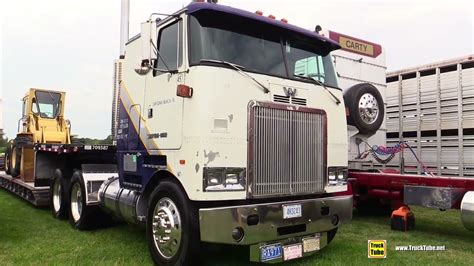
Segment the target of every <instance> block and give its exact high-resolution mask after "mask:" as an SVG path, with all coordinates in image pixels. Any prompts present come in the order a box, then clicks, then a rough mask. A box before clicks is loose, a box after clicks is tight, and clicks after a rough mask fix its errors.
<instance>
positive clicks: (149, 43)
mask: <svg viewBox="0 0 474 266" xmlns="http://www.w3.org/2000/svg"><path fill="white" fill-rule="evenodd" d="M157 38H158V36H157V31H156V21H152V20H148V21H146V22H143V23H142V24H141V34H140V42H141V48H142V55H141V58H140V62H138V67H137V68H135V72H136V73H137V74H139V75H145V74H147V73H148V72H149V71H150V69H151V68H152V61H153V59H155V57H156V51H155V50H156V49H157V44H156V41H157Z"/></svg>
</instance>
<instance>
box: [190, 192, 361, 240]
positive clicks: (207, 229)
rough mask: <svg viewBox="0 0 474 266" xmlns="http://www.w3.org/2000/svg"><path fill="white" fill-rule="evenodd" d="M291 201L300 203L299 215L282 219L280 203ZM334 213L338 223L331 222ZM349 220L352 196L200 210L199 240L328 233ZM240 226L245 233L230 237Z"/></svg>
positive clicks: (289, 203)
mask: <svg viewBox="0 0 474 266" xmlns="http://www.w3.org/2000/svg"><path fill="white" fill-rule="evenodd" d="M291 204H301V209H302V216H301V217H298V218H292V219H284V218H283V205H291ZM336 216H337V223H334V221H335V220H336V218H335V217H336ZM257 217H258V218H257ZM351 219H352V196H337V197H326V198H318V199H306V200H298V201H285V202H275V203H265V204H254V205H241V206H231V207H220V208H205V209H200V210H199V222H200V223H199V224H200V231H201V241H203V242H211V243H223V244H234V245H252V244H257V243H263V242H270V241H276V240H281V239H289V238H294V237H299V236H306V235H311V234H315V233H322V232H327V231H330V230H331V229H334V228H336V227H338V226H339V224H340V223H344V222H348V221H350V220H351ZM257 220H258V223H256V221H257ZM239 227H240V228H241V229H242V230H243V233H244V235H243V238H242V239H241V240H240V241H237V240H235V239H234V238H233V230H234V229H236V228H239Z"/></svg>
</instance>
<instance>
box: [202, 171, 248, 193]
mask: <svg viewBox="0 0 474 266" xmlns="http://www.w3.org/2000/svg"><path fill="white" fill-rule="evenodd" d="M245 179H246V174H245V168H239V167H204V169H203V189H204V191H242V190H245V181H246V180H245Z"/></svg>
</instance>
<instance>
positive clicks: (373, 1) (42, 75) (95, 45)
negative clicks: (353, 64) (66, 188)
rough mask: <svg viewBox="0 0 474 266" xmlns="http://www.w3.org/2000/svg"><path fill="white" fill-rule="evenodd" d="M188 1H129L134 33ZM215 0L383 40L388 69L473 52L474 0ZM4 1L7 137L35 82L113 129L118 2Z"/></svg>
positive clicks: (83, 128)
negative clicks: (154, 15) (63, 95)
mask: <svg viewBox="0 0 474 266" xmlns="http://www.w3.org/2000/svg"><path fill="white" fill-rule="evenodd" d="M188 3H189V1H181V0H176V1H165V0H131V4H130V36H134V35H135V34H137V33H139V30H140V22H143V21H145V20H147V19H148V17H149V15H150V13H152V12H161V13H171V12H174V11H176V10H178V9H180V8H182V7H183V6H185V5H187V4H188ZM219 3H220V4H223V5H229V6H233V7H236V8H241V9H245V10H248V11H252V12H254V11H256V10H261V11H263V12H264V14H265V15H268V14H273V15H275V16H276V17H277V18H283V17H284V18H286V19H288V20H289V23H291V24H295V25H298V26H300V27H303V28H307V29H314V27H315V26H316V25H317V24H319V25H321V26H322V27H323V28H326V29H330V30H333V31H337V32H340V33H344V34H347V35H351V36H354V37H358V38H361V39H365V40H368V41H371V42H375V43H379V44H381V45H382V46H383V47H384V49H385V51H386V58H387V68H388V71H392V70H398V69H402V68H406V67H410V66H416V65H421V64H427V63H431V62H435V61H440V60H445V59H450V58H455V57H460V56H465V55H469V54H473V53H474V47H473V46H474V40H473V39H474V36H473V34H474V27H473V24H474V17H473V12H474V11H473V9H474V1H473V0H443V1H442V0H431V1H425V0H419V1H415V0H387V1H384V0H360V1H357V0H353V1H343V0H318V1H296V0H292V1H290V0H287V1H278V0H274V1H269V0H252V1H248V0H241V1H238V0H221V1H219ZM270 3H271V4H270ZM0 6H1V8H0V51H1V52H0V99H1V100H3V113H0V115H2V116H3V126H4V131H5V133H6V135H7V136H8V137H9V138H11V137H13V136H14V135H15V134H16V130H17V123H18V119H19V118H20V109H21V107H20V106H21V103H20V99H21V98H22V97H23V96H24V94H25V93H26V91H27V89H28V88H30V87H36V88H48V89H55V90H63V91H66V93H67V96H66V109H67V110H66V117H67V118H68V119H70V120H71V123H72V133H73V134H74V135H79V136H81V137H91V138H105V137H106V136H107V135H109V134H110V124H111V105H112V98H111V97H112V82H113V80H112V70H113V60H114V59H116V58H118V55H119V39H120V0H94V1H92V0H81V1H64V0H42V1H38V0H15V1H13V0H0ZM0 112H2V111H1V110H0ZM0 123H1V118H0ZM0 126H1V125H0Z"/></svg>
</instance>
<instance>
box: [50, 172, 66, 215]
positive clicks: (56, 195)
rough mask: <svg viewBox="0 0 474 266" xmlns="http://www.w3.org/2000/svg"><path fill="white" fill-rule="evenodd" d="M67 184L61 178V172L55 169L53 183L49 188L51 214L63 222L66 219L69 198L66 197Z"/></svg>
mask: <svg viewBox="0 0 474 266" xmlns="http://www.w3.org/2000/svg"><path fill="white" fill-rule="evenodd" d="M68 185H69V184H68V182H67V180H66V179H65V178H64V177H63V172H62V171H61V170H60V169H56V171H55V172H54V178H53V182H51V186H50V206H51V214H52V215H53V217H54V218H56V219H61V220H65V219H67V218H68V211H69V197H68V196H67V195H68V194H69V193H67V192H68V191H67V189H68V187H69V186H68Z"/></svg>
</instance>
